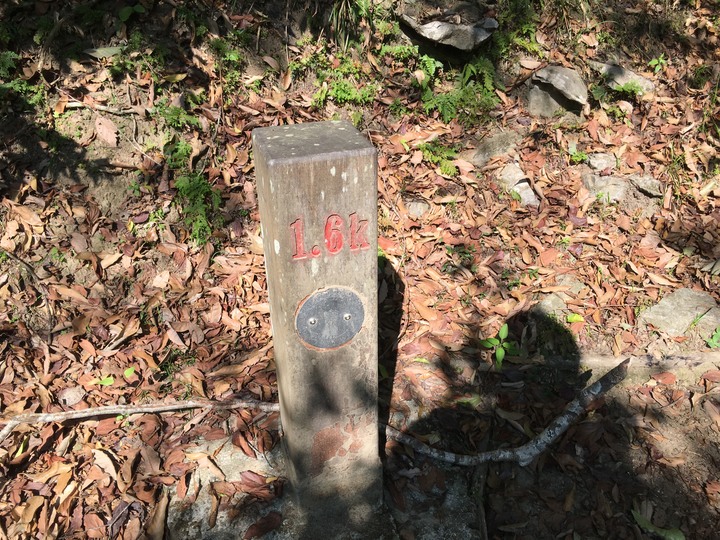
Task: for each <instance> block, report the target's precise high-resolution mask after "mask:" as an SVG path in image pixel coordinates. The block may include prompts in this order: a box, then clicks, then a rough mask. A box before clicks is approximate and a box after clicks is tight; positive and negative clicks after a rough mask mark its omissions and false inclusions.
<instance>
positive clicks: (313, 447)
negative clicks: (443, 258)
mask: <svg viewBox="0 0 720 540" xmlns="http://www.w3.org/2000/svg"><path fill="white" fill-rule="evenodd" d="M253 152H254V155H255V170H256V178H257V190H258V203H259V207H260V219H261V222H262V229H263V245H264V251H265V266H266V272H267V281H268V291H269V296H270V318H271V322H272V328H273V345H274V348H275V363H276V366H277V377H278V387H279V394H280V411H281V412H280V416H281V421H282V425H283V431H284V439H283V440H284V444H285V448H286V452H287V456H288V458H289V460H288V461H289V464H290V471H289V476H290V481H291V485H292V487H293V489H294V491H295V493H296V495H297V499H298V502H299V504H300V507H301V509H302V510H303V511H304V513H305V514H306V515H307V517H308V518H309V521H315V522H317V521H320V524H319V525H320V526H321V527H324V528H327V527H328V526H329V525H330V520H338V519H339V520H341V524H342V525H343V526H347V527H348V528H352V527H353V525H354V526H355V527H363V526H365V525H366V523H363V521H367V519H368V516H372V514H373V512H374V511H375V510H376V509H377V507H379V506H380V504H381V500H382V468H381V464H380V458H379V447H378V428H377V422H378V416H377V390H378V379H377V370H378V363H377V361H378V353H377V155H376V151H375V149H374V147H373V146H372V145H371V144H370V142H369V141H368V140H367V139H366V138H365V137H363V136H362V134H361V133H360V132H358V131H357V130H356V129H355V128H354V127H353V126H352V124H350V123H348V122H319V123H308V124H300V125H293V126H279V127H269V128H260V129H255V130H254V131H253ZM318 518H320V519H318ZM322 518H327V519H322ZM326 530H327V529H326Z"/></svg>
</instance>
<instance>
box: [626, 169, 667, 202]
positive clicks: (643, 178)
mask: <svg viewBox="0 0 720 540" xmlns="http://www.w3.org/2000/svg"><path fill="white" fill-rule="evenodd" d="M629 180H630V182H632V185H633V186H635V187H636V188H637V189H638V190H639V191H640V192H641V193H644V194H645V195H647V196H648V197H663V196H664V195H665V193H664V186H663V184H662V182H660V180H657V179H656V178H654V177H652V176H650V175H649V174H645V175H641V174H633V175H632V176H630V177H629Z"/></svg>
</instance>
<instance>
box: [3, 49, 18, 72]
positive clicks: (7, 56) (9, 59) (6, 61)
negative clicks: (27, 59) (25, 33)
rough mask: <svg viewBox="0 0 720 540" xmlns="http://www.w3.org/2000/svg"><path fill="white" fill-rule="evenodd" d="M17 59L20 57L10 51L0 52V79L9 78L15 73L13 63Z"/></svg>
mask: <svg viewBox="0 0 720 540" xmlns="http://www.w3.org/2000/svg"><path fill="white" fill-rule="evenodd" d="M19 59H20V56H19V55H18V54H16V53H14V52H12V51H2V52H0V78H2V79H6V78H8V77H10V74H11V73H12V72H13V71H15V61H16V60H19Z"/></svg>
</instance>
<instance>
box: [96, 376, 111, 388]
mask: <svg viewBox="0 0 720 540" xmlns="http://www.w3.org/2000/svg"><path fill="white" fill-rule="evenodd" d="M114 383H115V379H114V378H113V376H112V375H108V376H107V377H103V378H102V379H97V380H96V381H95V384H99V385H100V386H112V385H113V384H114Z"/></svg>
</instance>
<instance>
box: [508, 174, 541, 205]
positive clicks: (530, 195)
mask: <svg viewBox="0 0 720 540" xmlns="http://www.w3.org/2000/svg"><path fill="white" fill-rule="evenodd" d="M512 190H513V191H514V192H516V193H517V194H518V195H520V204H522V205H523V206H540V199H538V197H537V195H536V194H535V191H534V190H533V188H532V187H531V186H530V183H529V182H526V181H525V180H523V181H521V182H518V183H517V184H515V187H514V188H513V189H512Z"/></svg>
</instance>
